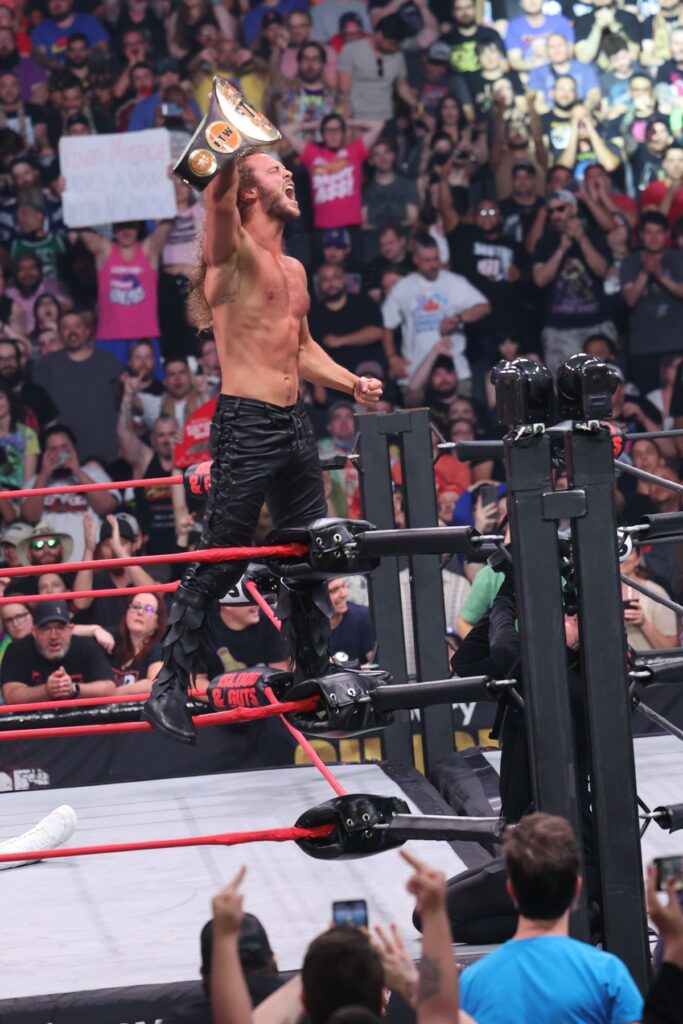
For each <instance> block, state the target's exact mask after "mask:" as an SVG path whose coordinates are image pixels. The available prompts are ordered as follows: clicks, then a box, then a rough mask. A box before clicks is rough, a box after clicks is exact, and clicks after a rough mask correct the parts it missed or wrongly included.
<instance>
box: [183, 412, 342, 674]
mask: <svg viewBox="0 0 683 1024" xmlns="http://www.w3.org/2000/svg"><path fill="white" fill-rule="evenodd" d="M211 456H212V459H213V465H212V467H211V488H210V491H209V499H208V504H207V512H206V516H205V521H204V532H203V534H202V540H201V544H200V547H201V548H208V547H241V546H243V545H250V544H251V543H252V538H253V534H254V529H255V527H256V524H257V521H258V517H259V512H260V510H261V506H262V504H263V502H264V500H265V502H266V504H267V506H268V509H269V511H270V514H271V517H272V520H273V525H274V526H275V527H276V528H281V527H287V526H302V525H304V524H306V523H308V522H311V521H312V520H314V519H318V518H320V517H321V516H325V515H326V513H327V503H326V501H325V494H324V490H323V483H322V475H321V470H320V463H319V460H318V450H317V447H316V443H315V438H314V435H313V430H312V428H311V425H310V423H309V421H308V419H307V417H306V414H305V411H304V406H303V403H302V402H298V403H297V404H296V405H293V406H287V407H284V408H282V407H280V406H276V405H270V404H269V403H267V402H259V401H256V400H254V399H248V398H234V397H232V396H229V395H219V397H218V404H217V407H216V413H215V415H214V419H213V423H212V425H211ZM244 569H245V563H244V562H219V563H208V562H193V563H192V564H191V565H190V566H189V568H188V569H187V571H186V572H185V574H184V576H183V579H182V582H181V585H180V587H179V588H178V591H177V594H176V598H175V601H174V604H173V607H172V609H171V613H170V615H169V629H168V631H167V634H166V636H165V638H164V664H165V666H166V667H167V668H168V669H169V670H172V669H176V670H177V669H179V670H180V673H181V675H182V676H183V677H184V676H185V675H186V674H187V673H189V672H192V671H193V670H194V662H195V652H196V650H197V647H198V646H199V643H200V640H201V631H202V627H203V626H204V622H205V617H206V610H207V608H208V606H209V604H210V603H211V601H212V600H215V599H219V598H221V597H222V596H223V595H224V594H225V593H226V592H227V591H228V590H229V589H230V587H232V586H233V585H234V584H235V583H236V582H237V581H238V580H239V578H240V576H241V575H242V573H243V572H244ZM288 597H289V601H287V602H286V604H287V612H286V615H285V619H284V620H283V625H284V626H285V630H286V632H287V633H288V635H289V636H290V639H291V640H292V641H294V648H295V649H294V652H293V653H294V654H295V657H296V659H297V662H298V663H299V664H300V667H301V669H302V670H303V671H304V672H305V674H310V675H312V674H317V672H318V671H322V670H323V666H324V665H325V664H326V662H327V645H326V640H327V635H328V632H329V628H328V619H329V614H330V611H331V609H330V608H329V604H328V599H327V595H326V587H325V584H321V583H319V582H311V583H306V582H302V583H301V584H299V583H297V585H296V587H293V588H291V589H290V590H289V592H288ZM281 617H282V616H281ZM182 682H183V684H186V679H185V678H182Z"/></svg>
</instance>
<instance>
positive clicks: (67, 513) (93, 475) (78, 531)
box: [19, 462, 121, 562]
mask: <svg viewBox="0 0 683 1024" xmlns="http://www.w3.org/2000/svg"><path fill="white" fill-rule="evenodd" d="M81 468H82V469H83V472H84V473H87V474H88V476H89V477H90V479H91V480H92V482H93V483H94V484H100V483H106V482H107V481H109V480H111V477H110V476H108V475H107V473H105V471H104V470H103V469H102V467H101V466H100V465H99V463H97V462H86V463H84V464H83V466H82V467H81ZM35 482H36V478H35V476H33V477H31V479H30V480H29V481H28V482H27V484H26V487H27V488H28V487H33V486H34V484H35ZM77 483H79V481H78V480H77V479H76V477H75V476H69V477H63V476H60V477H58V478H56V479H49V480H48V481H47V484H46V485H45V486H46V487H66V486H68V485H70V484H77ZM111 494H113V495H114V497H115V498H116V501H117V504H118V502H119V501H120V500H121V493H120V491H117V490H116V487H115V486H113V487H112V489H111ZM86 512H89V513H90V515H91V516H92V518H93V520H94V521H95V526H96V529H97V535H98V536H99V532H100V523H101V522H102V520H101V518H100V517H99V516H98V515H97V513H96V512H95V511H93V508H92V506H91V505H89V504H88V496H87V494H54V495H52V494H49V495H46V497H45V498H43V512H42V514H41V517H40V518H41V521H42V520H47V522H48V523H50V525H51V526H52V527H54V529H55V530H56V531H57V533H68V534H69V536H70V537H71V538H72V539H73V542H74V549H73V551H72V553H71V557H70V559H69V561H70V562H80V561H81V559H82V558H83V516H84V514H85V513H86ZM19 514H20V515H21V513H19Z"/></svg>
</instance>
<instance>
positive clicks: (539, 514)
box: [504, 432, 616, 941]
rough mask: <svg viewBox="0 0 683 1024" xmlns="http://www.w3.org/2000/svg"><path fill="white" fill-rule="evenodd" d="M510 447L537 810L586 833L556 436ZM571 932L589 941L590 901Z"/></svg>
mask: <svg viewBox="0 0 683 1024" xmlns="http://www.w3.org/2000/svg"><path fill="white" fill-rule="evenodd" d="M504 448H505V469H506V478H507V481H508V487H509V501H508V513H509V517H510V533H511V541H512V552H513V561H514V566H515V591H516V598H517V614H518V617H519V632H520V639H521V649H522V677H523V679H524V694H525V698H526V711H525V714H526V725H527V736H528V741H529V754H530V758H529V759H530V770H531V779H532V785H533V792H534V801H535V805H536V808H537V810H539V811H545V812H546V813H548V814H558V815H561V816H562V817H564V818H566V819H567V820H568V821H569V822H570V824H571V826H572V829H573V831H574V834H575V835H576V836H577V837H580V836H581V834H582V832H581V822H580V812H579V802H578V795H577V794H578V788H577V775H576V754H575V751H574V743H573V732H572V724H571V723H572V719H571V710H570V704H569V680H568V671H567V651H566V644H565V635H564V609H563V604H562V579H561V575H560V555H559V548H558V539H557V520H556V519H555V518H550V517H548V518H546V513H547V511H548V506H549V505H550V506H552V495H551V492H552V473H551V441H550V437H549V436H548V434H547V433H545V432H543V433H540V434H535V435H534V436H525V437H522V438H521V439H519V440H518V439H517V435H515V434H508V435H507V436H506V437H505V439H504ZM548 495H550V498H549V499H548V497H547V496H548ZM544 498H545V499H546V500H545V501H544ZM615 536H616V534H615ZM572 933H573V934H574V936H575V937H576V938H580V939H584V940H586V941H588V940H589V936H590V932H589V928H588V915H587V910H586V901H585V898H584V899H582V901H581V904H580V907H579V910H578V912H577V913H576V914H575V915H574V916H573V918H572Z"/></svg>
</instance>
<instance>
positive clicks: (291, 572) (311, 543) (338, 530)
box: [268, 518, 380, 579]
mask: <svg viewBox="0 0 683 1024" xmlns="http://www.w3.org/2000/svg"><path fill="white" fill-rule="evenodd" d="M373 529H374V527H373V526H372V523H368V522H366V521H365V520H363V519H333V518H327V519H315V520H314V521H313V522H312V523H308V525H306V526H300V527H299V526H292V527H287V528H286V529H283V530H276V531H275V532H274V533H273V534H271V535H270V537H269V538H268V543H269V544H293V543H297V544H306V545H307V547H308V553H307V555H305V556H302V557H297V558H289V559H288V558H277V559H269V565H271V566H272V567H273V569H274V571H275V572H277V573H278V574H279V575H280V576H282V577H283V578H285V579H300V578H301V579H334V578H335V577H336V576H348V575H355V574H363V573H370V572H372V571H373V569H376V568H377V566H378V565H379V561H380V560H379V558H378V557H376V556H371V555H364V554H361V552H360V551H359V549H358V545H357V543H356V537H357V536H358V535H359V534H363V533H367V532H368V530H373Z"/></svg>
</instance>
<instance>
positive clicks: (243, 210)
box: [187, 146, 261, 331]
mask: <svg viewBox="0 0 683 1024" xmlns="http://www.w3.org/2000/svg"><path fill="white" fill-rule="evenodd" d="M260 152H261V150H259V149H257V148H256V147H253V146H252V147H249V148H248V149H243V150H242V151H241V152H240V153H238V154H237V156H236V157H235V163H236V164H237V178H238V185H237V211H238V213H239V215H240V217H241V219H242V223H244V222H245V221H246V220H247V218H248V216H249V204H248V203H247V202H245V199H244V192H245V191H246V189H248V188H252V187H253V186H254V185H255V184H256V177H255V175H254V172H253V171H252V169H251V167H250V166H249V164H248V162H247V161H248V159H249V157H250V156H253V155H254V154H255V153H260ZM206 266H207V264H206V259H205V256H204V235H203V234H202V236H201V237H200V238H199V241H198V251H197V261H196V263H195V270H194V272H193V273H192V276H191V277H190V290H189V292H188V296H187V312H188V316H189V318H190V322H191V323H192V324H193V326H194V327H196V328H197V330H198V331H210V330H211V327H212V317H211V307H210V306H209V304H208V302H207V301H206V295H205V294H204V280H205V278H206Z"/></svg>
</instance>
